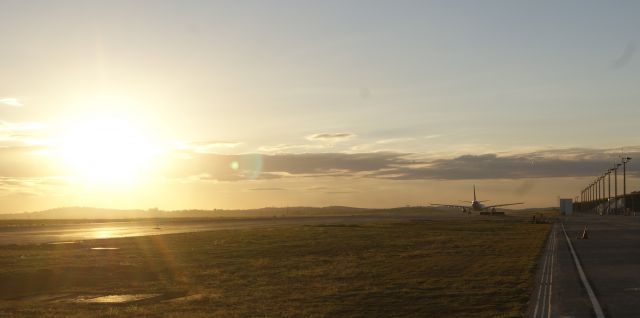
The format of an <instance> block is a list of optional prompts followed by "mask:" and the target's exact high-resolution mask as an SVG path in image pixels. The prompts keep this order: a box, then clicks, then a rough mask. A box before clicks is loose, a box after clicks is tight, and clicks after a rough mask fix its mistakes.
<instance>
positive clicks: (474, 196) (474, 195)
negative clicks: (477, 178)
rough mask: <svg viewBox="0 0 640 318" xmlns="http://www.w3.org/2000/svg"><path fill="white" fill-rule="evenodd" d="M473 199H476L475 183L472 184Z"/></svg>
mask: <svg viewBox="0 0 640 318" xmlns="http://www.w3.org/2000/svg"><path fill="white" fill-rule="evenodd" d="M473 201H477V199H476V185H475V184H474V185H473Z"/></svg>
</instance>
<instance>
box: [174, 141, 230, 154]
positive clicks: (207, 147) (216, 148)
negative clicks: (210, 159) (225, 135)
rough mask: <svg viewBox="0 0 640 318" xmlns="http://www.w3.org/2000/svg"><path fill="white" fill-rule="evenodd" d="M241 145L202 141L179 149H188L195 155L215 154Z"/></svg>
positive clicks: (227, 142) (228, 142)
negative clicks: (195, 153)
mask: <svg viewBox="0 0 640 318" xmlns="http://www.w3.org/2000/svg"><path fill="white" fill-rule="evenodd" d="M240 145H242V143H241V142H235V141H202V142H191V143H188V144H186V145H184V146H181V147H179V148H182V149H189V150H192V151H194V152H197V153H215V152H220V151H221V150H228V149H233V148H236V147H238V146H240Z"/></svg>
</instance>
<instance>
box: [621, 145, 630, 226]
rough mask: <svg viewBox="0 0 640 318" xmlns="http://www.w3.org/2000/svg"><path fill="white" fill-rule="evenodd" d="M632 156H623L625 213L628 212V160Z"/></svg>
mask: <svg viewBox="0 0 640 318" xmlns="http://www.w3.org/2000/svg"><path fill="white" fill-rule="evenodd" d="M629 160H631V158H630V157H626V158H622V193H623V194H622V201H623V202H624V213H625V214H626V213H627V162H629Z"/></svg>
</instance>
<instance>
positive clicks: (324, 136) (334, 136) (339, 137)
mask: <svg viewBox="0 0 640 318" xmlns="http://www.w3.org/2000/svg"><path fill="white" fill-rule="evenodd" d="M355 136H356V135H354V134H352V133H321V134H313V135H309V136H307V140H316V141H317V140H320V141H331V142H336V141H343V140H347V139H350V138H353V137H355Z"/></svg>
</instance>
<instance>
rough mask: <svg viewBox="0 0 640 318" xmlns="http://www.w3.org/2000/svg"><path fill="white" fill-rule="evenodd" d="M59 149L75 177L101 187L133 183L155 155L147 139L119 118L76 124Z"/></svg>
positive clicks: (99, 119)
mask: <svg viewBox="0 0 640 318" xmlns="http://www.w3.org/2000/svg"><path fill="white" fill-rule="evenodd" d="M59 146H60V149H59V151H60V155H61V156H62V158H63V159H64V161H65V162H66V164H67V165H68V166H69V167H70V169H71V170H72V172H73V173H74V174H75V176H76V177H80V178H82V179H84V181H87V182H89V183H92V184H101V185H109V184H111V185H122V184H129V183H133V182H135V181H136V180H137V179H138V178H139V177H141V175H142V174H143V173H145V172H146V171H148V169H149V168H150V166H151V165H152V161H153V159H154V157H155V156H156V155H157V149H155V148H154V146H153V145H152V142H151V140H150V139H149V138H148V136H146V135H144V134H143V133H142V132H141V131H140V130H139V128H138V127H136V125H134V124H132V123H131V122H128V121H126V120H123V119H120V118H97V119H90V120H83V121H82V122H79V123H76V124H74V125H72V127H70V129H69V130H68V132H67V133H66V134H64V135H63V136H62V138H61V140H60V141H59Z"/></svg>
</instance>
